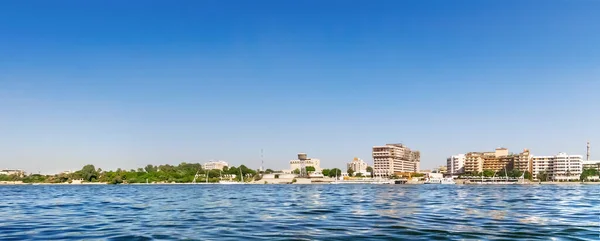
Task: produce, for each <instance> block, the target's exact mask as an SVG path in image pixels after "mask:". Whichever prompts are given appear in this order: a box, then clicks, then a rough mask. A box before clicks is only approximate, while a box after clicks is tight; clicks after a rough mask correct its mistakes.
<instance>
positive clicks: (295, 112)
mask: <svg viewBox="0 0 600 241" xmlns="http://www.w3.org/2000/svg"><path fill="white" fill-rule="evenodd" d="M597 9H600V1H544V2H540V1H527V0H526V1H510V0H509V1H475V0H472V1H469V0H465V1H452V2H450V1H439V0H433V1H427V2H423V1H376V2H372V1H352V2H348V1H312V0H309V1H301V2H286V1H252V2H249V1H226V2H224V1H178V3H177V4H175V3H173V2H169V1H152V2H148V1H135V0H134V1H113V0H109V1H102V2H87V1H52V2H49V1H41V0H33V1H27V2H24V1H2V2H0V29H2V31H0V169H4V168H6V169H24V170H26V171H27V172H33V173H37V172H41V173H56V172H61V171H65V170H77V169H80V168H81V167H82V166H83V165H85V164H94V165H95V166H96V167H100V168H102V169H105V170H108V169H116V168H124V169H131V168H138V167H143V166H145V165H147V164H153V165H161V164H172V165H176V164H178V163H181V162H198V163H204V162H206V161H209V160H223V161H226V162H228V163H229V165H233V166H239V165H240V164H246V165H248V166H249V167H250V168H253V169H258V168H260V166H261V149H263V150H264V164H265V168H271V169H280V170H282V169H286V168H287V167H288V166H289V161H290V160H292V159H295V158H296V154H297V153H299V152H304V153H308V154H309V155H310V156H311V157H314V158H318V159H320V160H321V166H322V167H323V168H332V167H337V168H340V169H343V168H345V167H346V163H348V162H350V161H352V160H353V158H354V157H358V158H361V159H362V160H364V161H365V162H367V163H369V164H370V165H372V164H373V159H372V157H371V152H372V147H373V146H380V145H385V144H389V143H403V144H406V145H407V146H410V147H411V148H413V149H416V150H419V151H420V155H421V162H420V165H421V169H432V168H435V167H438V166H441V165H445V164H446V158H448V157H449V156H451V155H456V154H460V153H467V152H470V151H477V150H493V149H494V148H497V147H505V148H508V149H509V150H511V151H513V152H521V151H522V150H523V149H524V148H528V149H529V150H530V151H531V153H532V154H533V155H556V154H557V153H559V152H565V153H568V154H570V155H583V156H584V157H585V155H586V142H587V141H590V142H591V147H592V148H591V155H592V159H600V155H599V154H598V153H600V127H599V125H598V123H600V113H598V111H597V110H598V107H597V106H596V105H597V103H600V94H598V90H600V57H599V56H600V48H598V47H597V45H598V43H599V42H600V31H598V29H600V15H599V14H597Z"/></svg>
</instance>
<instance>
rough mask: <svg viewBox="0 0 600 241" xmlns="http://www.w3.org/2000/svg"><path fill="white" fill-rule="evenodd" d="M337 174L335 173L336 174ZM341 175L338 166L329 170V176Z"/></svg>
mask: <svg viewBox="0 0 600 241" xmlns="http://www.w3.org/2000/svg"><path fill="white" fill-rule="evenodd" d="M336 174H337V175H336ZM335 176H338V177H339V176H342V170H340V169H338V168H333V169H331V170H329V177H335Z"/></svg>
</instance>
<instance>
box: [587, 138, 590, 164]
mask: <svg viewBox="0 0 600 241" xmlns="http://www.w3.org/2000/svg"><path fill="white" fill-rule="evenodd" d="M589 160H590V141H588V142H587V159H586V161H589Z"/></svg>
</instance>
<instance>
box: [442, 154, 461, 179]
mask: <svg viewBox="0 0 600 241" xmlns="http://www.w3.org/2000/svg"><path fill="white" fill-rule="evenodd" d="M446 173H447V174H450V175H459V174H463V173H465V154H458V155H454V156H451V157H448V158H447V159H446Z"/></svg>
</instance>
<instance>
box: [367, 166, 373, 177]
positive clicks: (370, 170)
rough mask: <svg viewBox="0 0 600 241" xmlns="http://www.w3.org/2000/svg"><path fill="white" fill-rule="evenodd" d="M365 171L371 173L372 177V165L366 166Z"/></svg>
mask: <svg viewBox="0 0 600 241" xmlns="http://www.w3.org/2000/svg"><path fill="white" fill-rule="evenodd" d="M367 172H369V173H371V177H373V167H367Z"/></svg>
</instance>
